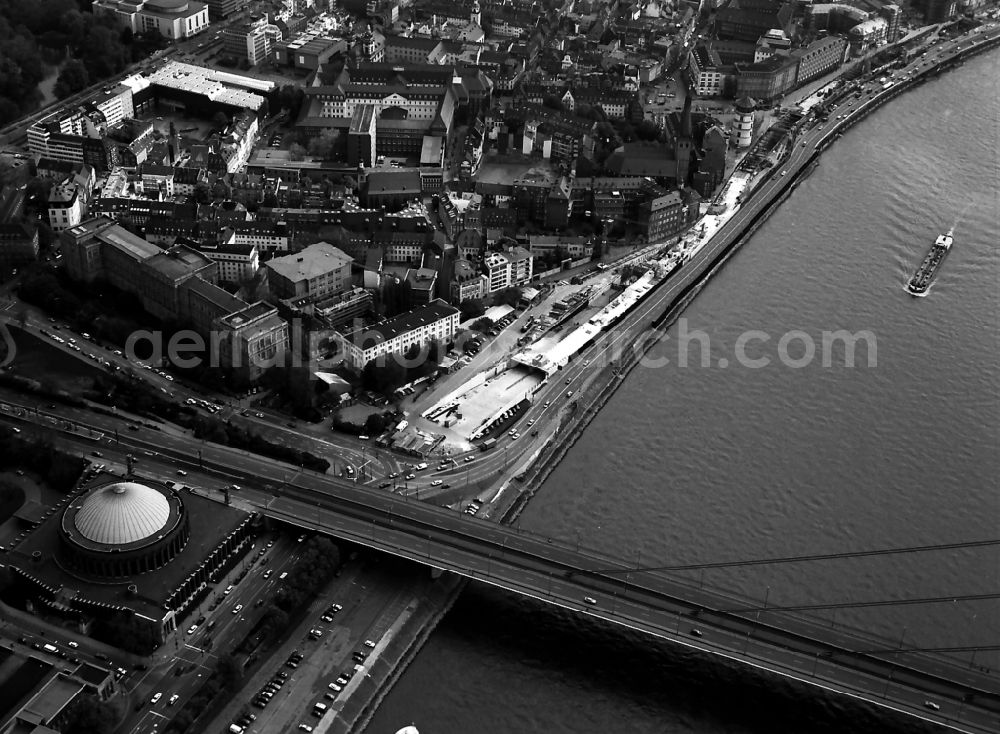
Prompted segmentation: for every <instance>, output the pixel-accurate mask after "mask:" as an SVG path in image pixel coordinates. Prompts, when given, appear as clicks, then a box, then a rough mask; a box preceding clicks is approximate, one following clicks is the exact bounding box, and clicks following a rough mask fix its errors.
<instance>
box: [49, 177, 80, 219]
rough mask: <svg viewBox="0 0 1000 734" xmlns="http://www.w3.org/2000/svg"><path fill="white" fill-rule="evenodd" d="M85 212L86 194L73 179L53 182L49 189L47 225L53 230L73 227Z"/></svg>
mask: <svg viewBox="0 0 1000 734" xmlns="http://www.w3.org/2000/svg"><path fill="white" fill-rule="evenodd" d="M86 214H87V205H86V194H85V192H84V191H83V189H82V188H81V186H80V185H79V184H78V183H76V182H75V181H73V179H71V178H70V179H66V180H65V181H61V182H59V183H57V184H53V186H52V188H51V189H49V226H50V227H51V228H52V231H53V232H62V231H63V230H64V229H69V228H70V227H75V226H76V225H78V224H79V223H80V222H81V221H83V218H84V216H86Z"/></svg>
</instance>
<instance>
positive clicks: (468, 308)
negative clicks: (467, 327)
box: [458, 298, 486, 321]
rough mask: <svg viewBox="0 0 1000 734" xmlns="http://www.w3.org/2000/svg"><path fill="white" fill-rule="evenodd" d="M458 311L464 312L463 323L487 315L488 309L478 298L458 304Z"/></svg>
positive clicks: (467, 299)
mask: <svg viewBox="0 0 1000 734" xmlns="http://www.w3.org/2000/svg"><path fill="white" fill-rule="evenodd" d="M458 310H459V311H461V312H462V321H468V320H469V319H474V318H476V317H477V316H482V315H483V314H484V313H486V307H485V306H483V302H482V301H481V300H479V299H478V298H466V299H465V300H464V301H462V302H461V303H460V304H458Z"/></svg>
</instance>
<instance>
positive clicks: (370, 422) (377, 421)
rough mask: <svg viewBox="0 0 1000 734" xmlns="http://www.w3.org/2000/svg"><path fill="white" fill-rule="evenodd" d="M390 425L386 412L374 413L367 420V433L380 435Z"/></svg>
mask: <svg viewBox="0 0 1000 734" xmlns="http://www.w3.org/2000/svg"><path fill="white" fill-rule="evenodd" d="M388 427H389V419H388V418H386V416H385V414H384V413H372V414H371V415H370V416H368V418H367V419H366V420H365V435H368V436H379V435H381V434H382V433H384V432H385V430H386V428H388Z"/></svg>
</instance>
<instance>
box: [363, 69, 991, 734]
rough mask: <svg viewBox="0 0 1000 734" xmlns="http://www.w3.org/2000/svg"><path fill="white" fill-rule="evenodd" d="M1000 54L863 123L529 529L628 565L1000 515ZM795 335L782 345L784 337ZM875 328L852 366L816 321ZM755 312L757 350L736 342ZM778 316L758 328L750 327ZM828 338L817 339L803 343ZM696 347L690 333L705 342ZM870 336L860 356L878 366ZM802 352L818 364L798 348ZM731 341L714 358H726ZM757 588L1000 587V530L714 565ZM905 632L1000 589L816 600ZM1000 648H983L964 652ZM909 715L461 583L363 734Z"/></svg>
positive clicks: (854, 542)
mask: <svg viewBox="0 0 1000 734" xmlns="http://www.w3.org/2000/svg"><path fill="white" fill-rule="evenodd" d="M997 78H1000V54H998V53H996V52H992V53H990V54H987V55H985V56H982V57H978V58H975V59H972V60H970V61H969V62H967V63H966V64H965V65H964V66H963V67H961V68H959V69H956V70H954V71H951V72H949V73H945V74H943V75H942V76H940V77H939V78H937V79H935V80H932V81H930V82H928V83H926V84H924V85H922V86H921V87H919V88H917V89H915V90H913V91H911V92H909V93H907V94H905V95H903V96H901V97H900V98H898V99H897V100H895V101H894V102H892V103H891V104H890V105H888V106H886V107H885V108H883V109H881V110H879V111H878V112H876V113H875V114H873V115H871V116H869V117H868V118H867V119H865V120H864V121H862V122H861V123H860V124H858V125H857V126H855V127H854V128H853V129H852V130H850V131H849V132H847V133H846V134H845V135H844V137H843V139H841V140H840V141H838V143H837V144H836V145H835V146H833V147H832V148H831V149H830V150H829V151H827V152H826V153H824V154H823V156H822V158H821V161H820V165H819V166H818V168H817V169H816V170H815V171H814V173H813V174H812V175H811V176H810V177H808V178H807V179H806V180H804V181H803V182H802V184H801V185H800V186H799V188H798V189H796V190H795V192H794V193H793V194H792V196H791V197H790V199H789V200H788V201H787V202H786V203H785V204H783V205H782V207H781V208H780V209H779V210H778V212H777V213H776V214H775V215H774V216H773V217H772V218H771V219H770V220H769V221H767V222H766V223H765V224H764V226H762V227H761V229H760V230H758V231H757V232H756V233H755V234H754V235H753V237H752V238H751V239H750V240H749V241H748V242H747V243H746V245H745V246H744V247H743V249H741V250H740V251H739V253H737V254H736V256H735V257H734V258H732V259H731V260H730V262H729V263H728V264H727V265H726V266H725V268H724V269H723V270H722V271H721V272H720V273H718V274H717V275H716V276H715V277H714V278H713V279H712V281H711V282H710V283H709V284H708V285H707V286H706V287H705V289H704V290H703V291H702V293H701V294H700V295H699V296H698V297H697V298H696V299H695V301H694V302H693V304H692V305H691V306H690V307H689V308H688V309H687V310H686V312H685V313H684V318H685V319H686V322H685V326H684V328H685V329H686V330H687V332H688V333H692V332H695V331H701V332H704V334H705V335H706V338H707V339H708V340H710V347H709V350H708V352H706V354H707V355H708V356H709V359H708V363H709V365H710V366H701V364H702V362H701V359H700V357H699V348H697V347H693V348H692V349H691V350H688V353H689V354H690V358H689V360H688V366H687V367H681V366H679V365H678V364H677V363H678V361H679V358H678V355H679V350H678V344H679V343H680V341H681V337H682V332H681V325H680V324H678V325H675V327H674V328H672V329H671V330H670V332H669V334H668V335H667V338H665V339H664V340H663V341H662V342H661V343H660V344H659V345H658V347H657V355H658V356H660V357H666V358H668V359H669V360H670V363H671V364H670V365H668V366H666V367H659V368H653V367H640V368H637V369H636V370H635V371H633V372H632V373H631V375H630V376H629V378H628V380H627V381H626V383H625V384H624V385H623V386H622V388H621V389H620V390H619V391H618V393H616V395H615V396H614V398H613V399H612V400H611V401H610V402H609V404H608V406H607V407H606V408H605V410H604V411H602V412H601V414H600V415H599V416H598V417H597V418H596V419H595V420H594V422H593V423H592V424H591V425H590V426H589V428H588V429H587V431H586V432H585V433H584V435H583V436H582V437H581V439H580V440H579V441H578V442H577V444H576V445H575V446H574V447H573V449H572V450H571V451H570V453H569V454H568V456H567V457H566V460H565V461H564V462H563V463H562V464H561V465H560V466H559V467H558V468H557V469H556V470H555V472H554V473H553V474H552V475H551V476H550V478H549V479H548V480H547V482H546V483H545V485H544V486H543V487H542V488H541V490H540V492H539V493H538V494H537V496H536V497H535V499H533V500H532V502H531V504H530V505H529V506H528V508H527V510H526V511H525V514H524V515H523V516H522V520H521V526H522V528H524V529H529V530H533V531H535V532H540V533H547V534H550V535H553V536H556V537H559V538H562V539H564V540H567V541H570V542H580V543H581V544H582V545H585V546H588V547H592V548H595V549H598V550H601V551H603V552H606V553H612V554H616V555H618V556H621V557H626V558H631V559H638V561H639V563H640V564H641V565H657V564H663V565H666V564H671V565H674V564H685V563H699V562H721V561H729V560H737V559H747V558H776V557H785V556H800V555H812V554H826V553H841V552H846V551H861V550H870V549H882V548H902V547H913V546H925V545H933V544H945V543H957V542H968V541H975V540H984V539H991V538H995V537H997V536H998V533H997V530H998V518H1000V495H998V493H997V477H998V476H1000V450H998V448H1000V429H998V420H997V418H998V416H1000V378H998V371H997V369H996V359H997V354H998V353H1000V349H998V347H1000V343H998V342H1000V340H998V329H997V325H998V324H1000V318H998V317H1000V288H998V286H997V283H998V282H1000V256H998V251H997V247H996V236H997V222H998V221H1000V203H998V202H1000V190H998V178H997V170H998V168H1000V160H998V149H997V145H996V141H997V139H998V137H1000V125H998V120H1000V94H997V87H996V82H995V80H996V79H997ZM952 226H954V234H955V246H954V248H953V250H952V252H951V253H950V254H949V256H948V258H947V259H946V261H945V263H944V266H943V268H942V270H941V272H940V273H939V276H938V279H937V281H936V283H935V284H934V285H933V286H932V289H931V291H930V294H929V295H928V297H926V298H923V299H916V298H912V297H911V296H909V295H908V294H906V293H905V292H904V290H903V284H904V283H905V281H906V279H907V277H908V276H909V275H910V274H911V273H912V272H913V270H914V269H915V268H916V267H917V265H918V264H919V262H920V260H921V259H922V258H923V256H924V255H925V254H926V252H927V250H928V248H929V246H930V244H931V242H933V240H934V238H935V237H936V236H937V235H938V234H940V233H942V232H944V231H946V230H948V229H949V228H950V227H952ZM793 330H799V331H801V332H804V333H802V334H799V335H798V336H797V337H796V338H794V339H792V340H791V345H790V346H789V348H788V350H787V352H788V354H787V355H785V356H784V357H783V352H782V351H781V350H780V349H779V346H778V345H779V342H780V340H781V337H782V336H783V335H785V334H787V333H789V332H791V331H793ZM836 330H847V331H849V332H852V333H856V334H859V333H862V332H869V341H870V342H872V341H873V343H874V345H875V348H874V349H871V350H869V349H866V348H864V347H861V348H859V349H858V350H857V351H856V354H855V364H854V366H848V365H846V364H845V362H846V356H847V355H846V353H845V350H844V349H842V348H840V349H834V350H832V351H831V356H830V359H829V360H828V361H829V364H828V365H824V364H823V359H822V352H823V351H824V350H823V345H822V333H823V332H824V331H827V332H833V331H836ZM751 331H752V332H754V333H755V334H754V335H755V337H756V338H755V340H753V341H751V343H750V344H751V345H750V347H749V348H748V349H747V353H748V354H747V358H750V359H755V358H761V357H766V358H768V359H770V364H768V365H767V366H764V367H751V366H746V364H745V363H746V359H743V360H742V363H743V364H742V365H741V359H740V355H739V352H738V350H737V343H738V341H739V340H740V337H741V335H744V334H747V333H748V332H751ZM765 337H766V339H767V341H764V340H763V339H764V338H765ZM807 341H808V342H811V343H812V344H814V345H815V346H816V355H815V358H814V359H812V360H807V359H805V356H806V355H805V353H804V351H803V348H804V344H805V342H807ZM692 343H693V344H696V343H697V342H692ZM869 357H872V358H873V360H872V361H871V362H870V361H869ZM795 360H798V361H799V362H801V363H805V362H808V364H806V365H805V366H792V363H793V362H795ZM725 362H728V366H726V367H722V366H720V364H721V363H725ZM692 578H694V579H697V580H698V581H700V582H702V583H705V584H711V585H713V586H718V587H722V588H726V589H730V590H732V591H733V592H736V593H739V594H742V595H746V596H750V597H753V598H756V599H758V600H764V599H766V600H767V602H768V605H770V606H774V605H781V604H813V603H825V602H839V601H852V602H855V601H878V600H898V599H907V598H931V597H943V596H959V595H972V594H981V593H985V592H989V591H993V592H995V591H997V587H998V583H997V582H998V581H1000V552H998V549H997V547H996V546H990V547H984V548H974V549H973V548H965V549H960V550H953V551H947V552H940V551H937V552H927V553H908V554H898V555H887V556H876V557H868V558H853V559H841V560H830V561H813V562H807V563H806V562H803V563H794V564H782V565H766V566H751V567H741V568H739V569H737V570H735V571H734V570H711V571H709V572H706V573H705V574H704V576H701V575H699V576H692ZM816 614H817V615H819V616H820V617H821V618H822V619H824V620H827V621H828V622H829V623H830V624H838V625H840V624H843V625H850V626H852V627H855V628H857V629H861V630H864V631H866V632H868V633H870V634H872V635H876V636H878V637H879V638H881V639H884V640H887V641H891V645H892V646H893V647H895V646H898V645H901V646H903V647H959V646H975V645H989V644H995V643H996V641H997V639H998V638H1000V603H998V602H997V601H981V602H956V603H947V604H941V603H938V604H920V605H914V606H882V607H874V608H868V609H866V610H858V609H853V610H838V611H837V612H830V611H823V612H817V613H816ZM955 655H956V657H957V658H958V659H959V660H962V661H964V662H965V663H967V664H976V665H987V666H990V667H992V668H993V669H994V670H996V669H998V668H1000V660H998V658H997V655H996V653H990V654H986V653H978V654H976V656H975V657H974V658H973V657H972V654H971V653H969V652H965V653H955ZM411 722H412V723H415V724H416V725H417V726H418V727H419V728H420V731H421V732H422V734H458V733H459V732H476V734H511V733H519V732H546V733H552V734H563V733H565V734H569V733H570V732H574V733H575V732H582V731H587V732H590V731H605V732H628V733H632V732H636V733H639V732H670V733H674V732H677V733H681V732H684V733H691V734H722V732H727V733H741V734H742V733H743V732H746V733H747V734H765V733H767V734H771V733H773V732H779V731H794V732H807V731H808V732H851V733H854V732H865V731H871V732H885V731H899V732H904V731H906V732H911V731H917V730H919V729H917V728H916V727H915V725H914V724H913V723H912V722H907V721H900V720H898V719H888V718H887V717H885V716H882V715H881V714H878V713H874V712H873V711H872V710H871V709H869V708H867V707H864V706H859V705H854V704H850V703H848V702H846V701H843V700H840V699H838V698H836V697H830V696H826V695H824V694H821V693H818V692H817V693H813V692H807V691H803V690H802V689H797V688H793V687H790V686H787V685H785V684H784V683H782V682H780V681H776V680H774V679H772V678H770V677H765V676H759V675H756V674H753V673H751V672H748V671H745V670H742V669H738V668H731V667H729V666H728V665H725V664H721V663H715V662H712V661H710V660H708V659H706V658H705V657H703V656H701V655H698V654H695V653H690V652H686V651H679V650H676V649H674V648H673V647H671V646H669V645H667V644H665V643H660V642H657V641H654V640H651V639H649V638H647V637H644V636H641V635H638V634H635V633H630V632H627V631H623V630H618V629H615V628H613V627H611V626H608V625H604V624H602V623H598V622H594V621H591V620H589V619H587V618H582V617H580V616H577V615H573V614H570V613H566V612H562V611H559V610H552V609H549V608H546V607H544V606H543V605H541V604H538V603H535V602H531V601H527V600H524V599H521V598H519V597H516V596H514V595H510V594H505V593H501V592H498V591H495V590H491V589H487V588H484V587H481V586H472V587H470V590H469V591H467V592H466V593H465V594H464V595H463V597H462V599H461V600H460V601H459V603H458V604H457V605H456V606H455V608H454V610H453V611H452V612H451V613H450V614H449V615H448V616H447V617H446V618H445V620H444V621H443V622H442V624H441V626H440V627H439V628H438V629H437V631H436V632H435V633H434V634H433V635H432V636H431V638H430V640H429V642H428V644H427V645H426V646H425V647H424V649H423V650H422V651H421V652H420V653H419V655H418V656H417V658H416V659H415V660H414V662H413V663H412V665H411V666H410V667H409V668H408V669H407V671H406V672H405V673H404V675H403V676H402V678H401V680H400V681H399V683H398V684H397V685H396V686H395V687H394V689H393V690H392V691H391V692H390V694H389V696H388V697H387V698H386V700H385V702H384V703H383V704H382V706H381V707H380V709H379V711H378V712H377V714H376V716H375V717H374V719H373V721H372V723H371V724H370V725H369V727H368V728H367V732H368V733H369V734H383V732H389V733H391V732H394V731H395V730H396V729H397V728H399V727H401V726H403V725H404V724H408V723H411Z"/></svg>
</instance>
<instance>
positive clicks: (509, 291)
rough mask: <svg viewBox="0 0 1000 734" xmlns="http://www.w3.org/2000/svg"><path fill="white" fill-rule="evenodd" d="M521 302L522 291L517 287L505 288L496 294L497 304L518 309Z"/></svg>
mask: <svg viewBox="0 0 1000 734" xmlns="http://www.w3.org/2000/svg"><path fill="white" fill-rule="evenodd" d="M520 301H521V289H520V288H518V287H517V286H511V287H510V288H504V289H503V290H502V291H500V292H499V293H497V294H496V302H497V303H498V304H503V305H505V306H511V307H516V306H517V304H518V303H520Z"/></svg>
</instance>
